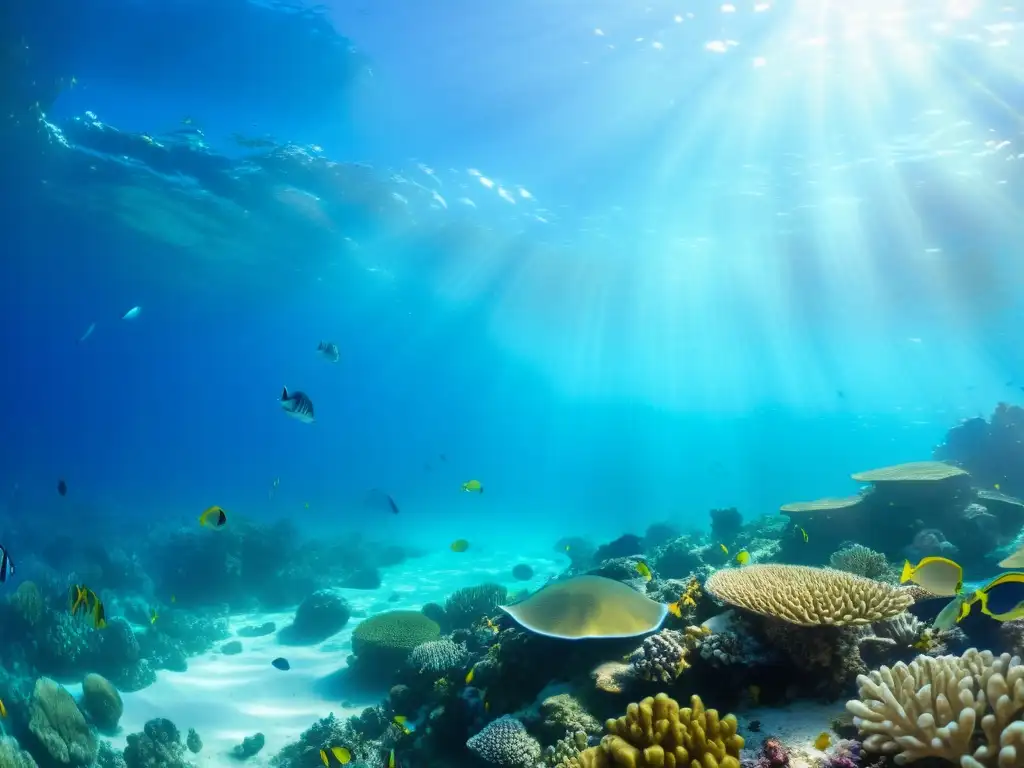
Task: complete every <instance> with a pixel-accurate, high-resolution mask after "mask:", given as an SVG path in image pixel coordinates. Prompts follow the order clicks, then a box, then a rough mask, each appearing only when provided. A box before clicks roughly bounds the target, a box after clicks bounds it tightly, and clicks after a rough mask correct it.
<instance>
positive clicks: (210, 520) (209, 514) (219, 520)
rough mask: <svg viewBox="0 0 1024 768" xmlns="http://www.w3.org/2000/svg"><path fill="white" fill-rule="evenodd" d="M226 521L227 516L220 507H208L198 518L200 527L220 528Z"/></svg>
mask: <svg viewBox="0 0 1024 768" xmlns="http://www.w3.org/2000/svg"><path fill="white" fill-rule="evenodd" d="M227 521H228V516H227V514H226V513H225V512H224V510H223V509H221V508H220V507H216V506H215V507H210V508H209V509H207V510H206V511H204V512H203V514H201V515H200V516H199V524H200V525H208V526H210V527H211V528H220V527H221V526H223V525H224V524H225V523H226V522H227Z"/></svg>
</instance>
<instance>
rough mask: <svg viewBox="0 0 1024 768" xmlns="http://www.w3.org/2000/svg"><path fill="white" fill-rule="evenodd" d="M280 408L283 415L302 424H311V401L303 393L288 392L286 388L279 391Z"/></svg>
mask: <svg viewBox="0 0 1024 768" xmlns="http://www.w3.org/2000/svg"><path fill="white" fill-rule="evenodd" d="M281 407H282V408H284V410H285V413H287V414H288V415H289V416H291V417H292V418H294V419H298V420H299V421H301V422H302V423H303V424H312V423H313V401H312V400H310V399H309V395H307V394H306V393H305V392H299V391H298V390H296V391H295V392H289V391H288V387H284V388H283V389H282V390H281Z"/></svg>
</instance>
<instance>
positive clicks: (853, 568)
mask: <svg viewBox="0 0 1024 768" xmlns="http://www.w3.org/2000/svg"><path fill="white" fill-rule="evenodd" d="M828 562H829V565H831V566H832V567H833V568H835V569H836V570H838V571H846V572H847V573H853V574H856V575H857V576H863V577H864V578H866V579H876V580H877V581H884V582H887V583H891V584H895V583H896V582H897V580H898V574H897V573H896V569H895V568H893V567H892V566H891V565H889V561H888V560H886V559H885V555H883V554H882V553H881V552H876V551H875V550H873V549H870V548H869V547H865V546H863V545H861V544H851V545H850V546H848V547H843V548H842V549H840V550H839V551H837V552H833V553H832V556H831V557H829V559H828Z"/></svg>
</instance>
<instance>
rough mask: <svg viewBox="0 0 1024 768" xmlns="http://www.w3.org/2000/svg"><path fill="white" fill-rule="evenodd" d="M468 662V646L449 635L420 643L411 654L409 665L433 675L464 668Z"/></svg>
mask: <svg viewBox="0 0 1024 768" xmlns="http://www.w3.org/2000/svg"><path fill="white" fill-rule="evenodd" d="M468 662H469V652H468V650H467V649H466V646H465V645H464V644H462V643H456V642H453V641H452V640H451V639H450V638H447V637H444V638H441V639H440V640H430V641H428V642H426V643H420V644H419V645H417V646H416V647H415V648H413V649H412V652H411V653H410V654H409V666H411V667H412V668H413V669H416V670H418V671H419V672H425V673H428V674H431V675H439V674H441V675H443V674H444V673H446V672H450V671H452V670H454V669H462V668H463V667H465V666H466V664H467V663H468Z"/></svg>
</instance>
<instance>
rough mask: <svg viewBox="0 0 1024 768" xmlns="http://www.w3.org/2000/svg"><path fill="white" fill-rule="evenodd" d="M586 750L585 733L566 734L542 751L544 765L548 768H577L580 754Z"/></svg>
mask: <svg viewBox="0 0 1024 768" xmlns="http://www.w3.org/2000/svg"><path fill="white" fill-rule="evenodd" d="M586 748H587V734H586V733H584V732H583V731H576V732H575V733H567V734H565V736H563V737H562V738H560V739H558V740H557V741H556V742H555V743H554V745H552V746H550V747H547V748H546V749H545V750H544V765H546V766H548V768H579V764H580V763H579V757H580V752H582V751H583V750H584V749H586Z"/></svg>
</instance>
